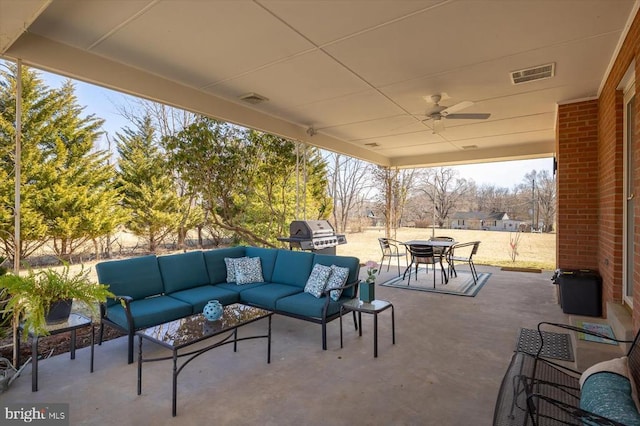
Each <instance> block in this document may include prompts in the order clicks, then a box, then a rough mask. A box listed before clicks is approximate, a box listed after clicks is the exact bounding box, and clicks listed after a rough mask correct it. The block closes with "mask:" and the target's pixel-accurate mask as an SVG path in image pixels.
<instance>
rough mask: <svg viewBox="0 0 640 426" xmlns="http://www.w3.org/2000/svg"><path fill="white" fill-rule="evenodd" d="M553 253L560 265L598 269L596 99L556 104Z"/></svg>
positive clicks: (571, 267) (561, 266)
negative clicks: (555, 224)
mask: <svg viewBox="0 0 640 426" xmlns="http://www.w3.org/2000/svg"><path fill="white" fill-rule="evenodd" d="M556 144H557V146H556V153H557V160H558V170H557V175H556V184H557V195H558V198H557V199H558V217H557V228H556V229H557V238H556V256H557V265H558V267H559V268H563V269H577V268H581V269H594V270H597V269H598V200H599V198H598V197H599V195H598V100H597V99H594V100H589V101H582V102H575V103H571V104H565V105H560V106H559V107H558V126H557V137H556Z"/></svg>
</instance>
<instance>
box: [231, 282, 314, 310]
mask: <svg viewBox="0 0 640 426" xmlns="http://www.w3.org/2000/svg"><path fill="white" fill-rule="evenodd" d="M300 292H302V289H301V288H300V287H297V286H292V285H286V284H273V283H267V284H265V285H261V286H257V287H253V288H249V289H247V290H242V291H240V301H241V302H245V303H248V304H250V305H255V306H259V307H262V308H265V309H271V310H274V309H275V308H276V301H277V300H278V299H280V298H282V297H286V296H290V295H292V294H296V293H300ZM310 297H313V296H310Z"/></svg>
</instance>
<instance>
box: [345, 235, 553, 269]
mask: <svg viewBox="0 0 640 426" xmlns="http://www.w3.org/2000/svg"><path fill="white" fill-rule="evenodd" d="M431 233H432V230H431V228H400V229H398V232H397V236H396V238H395V239H397V240H400V241H409V240H420V239H428V238H429V237H431ZM435 234H436V236H447V237H453V238H454V239H455V240H456V241H458V242H468V241H480V242H481V243H480V247H479V249H478V254H477V255H476V256H475V257H474V261H475V263H476V264H479V265H493V266H509V267H518V268H538V269H546V270H553V269H556V234H537V233H528V232H522V233H520V234H519V235H520V240H519V242H518V250H517V251H518V256H517V257H516V261H515V262H512V261H511V256H510V253H511V249H510V246H509V237H510V236H511V233H510V232H499V231H475V230H461V229H436V233H435ZM381 237H384V229H383V228H368V229H366V230H365V231H364V232H359V233H349V234H347V244H344V245H340V246H338V248H337V254H340V255H347V256H356V257H358V258H359V259H360V261H361V262H363V263H364V262H366V261H368V260H375V261H376V262H379V261H380V258H381V257H382V252H381V250H380V246H379V244H378V238H381Z"/></svg>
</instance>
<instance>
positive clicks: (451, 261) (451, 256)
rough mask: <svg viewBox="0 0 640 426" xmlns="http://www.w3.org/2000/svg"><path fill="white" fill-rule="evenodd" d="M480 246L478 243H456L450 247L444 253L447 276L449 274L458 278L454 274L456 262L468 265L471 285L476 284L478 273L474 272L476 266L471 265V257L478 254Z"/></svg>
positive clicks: (455, 273)
mask: <svg viewBox="0 0 640 426" xmlns="http://www.w3.org/2000/svg"><path fill="white" fill-rule="evenodd" d="M479 246H480V241H471V242H468V243H458V244H454V245H452V246H451V248H450V249H449V251H448V252H447V253H446V257H445V258H446V260H447V264H448V265H449V266H448V269H449V276H451V274H453V275H455V276H456V277H457V276H458V273H457V272H456V266H455V263H456V262H464V263H466V264H468V265H469V269H470V270H471V276H472V277H473V284H474V285H475V284H477V283H478V271H476V265H475V264H474V263H473V256H475V255H476V253H478V247H479Z"/></svg>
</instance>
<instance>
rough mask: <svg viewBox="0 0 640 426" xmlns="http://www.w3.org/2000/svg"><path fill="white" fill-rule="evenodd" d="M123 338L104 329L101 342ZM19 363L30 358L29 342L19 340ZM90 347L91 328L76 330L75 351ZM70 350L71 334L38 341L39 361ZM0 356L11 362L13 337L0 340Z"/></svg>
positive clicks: (110, 329) (111, 329)
mask: <svg viewBox="0 0 640 426" xmlns="http://www.w3.org/2000/svg"><path fill="white" fill-rule="evenodd" d="M95 330H96V334H95V344H96V345H97V344H98V327H95ZM120 336H124V334H123V333H121V332H119V331H117V330H115V329H113V328H111V327H105V328H104V335H103V339H102V340H103V341H107V340H111V339H115V338H117V337H120ZM20 343H21V344H20V361H21V363H24V362H25V361H26V360H27V359H29V357H30V356H31V341H29V342H25V340H24V338H21V342H20ZM87 346H91V328H90V327H84V328H81V329H79V330H76V349H80V348H84V347H87ZM70 350H71V333H60V334H56V335H54V336H45V337H41V338H39V339H38V354H39V356H40V359H42V358H47V357H49V356H54V355H59V354H63V353H66V352H69V351H70ZM0 356H1V357H4V358H7V359H9V360H11V361H13V337H12V336H7V337H5V338H3V339H0Z"/></svg>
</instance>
